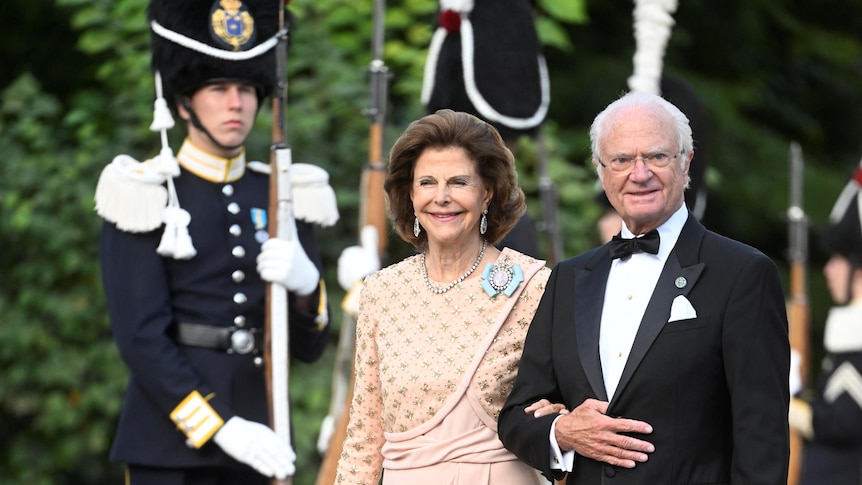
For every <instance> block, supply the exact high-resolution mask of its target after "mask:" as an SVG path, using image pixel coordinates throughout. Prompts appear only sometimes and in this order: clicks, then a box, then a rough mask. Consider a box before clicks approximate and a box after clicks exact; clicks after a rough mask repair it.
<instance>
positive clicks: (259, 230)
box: [250, 207, 269, 244]
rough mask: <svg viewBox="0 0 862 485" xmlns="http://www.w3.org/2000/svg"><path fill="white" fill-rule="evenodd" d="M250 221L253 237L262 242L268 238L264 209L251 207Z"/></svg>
mask: <svg viewBox="0 0 862 485" xmlns="http://www.w3.org/2000/svg"><path fill="white" fill-rule="evenodd" d="M250 213H251V222H252V223H254V229H255V231H254V239H255V240H256V241H257V242H259V243H261V244H263V243H264V242H265V241H266V240H267V239H269V233H268V232H267V231H266V209H258V208H257V207H252V208H251V212H250Z"/></svg>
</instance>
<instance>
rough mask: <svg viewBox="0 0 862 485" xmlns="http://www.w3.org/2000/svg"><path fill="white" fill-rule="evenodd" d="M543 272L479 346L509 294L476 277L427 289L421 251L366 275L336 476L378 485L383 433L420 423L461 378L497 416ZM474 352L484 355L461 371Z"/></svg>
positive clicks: (547, 272)
mask: <svg viewBox="0 0 862 485" xmlns="http://www.w3.org/2000/svg"><path fill="white" fill-rule="evenodd" d="M504 254H507V255H509V258H510V259H513V260H514V261H516V262H521V263H522V264H524V263H526V264H531V263H535V260H533V259H532V258H528V257H526V256H523V255H520V254H519V253H516V252H513V251H511V250H508V249H507V250H505V251H504ZM501 257H502V255H501ZM549 275H550V269H548V268H547V267H545V268H542V269H541V270H540V271H539V272H538V273H537V274H536V275H534V276H533V277H532V278H531V279H529V280H528V281H527V282H526V283H525V284H526V287H525V288H524V290H523V291H522V292H521V293H520V294H519V295H518V296H517V298H518V300H517V301H515V303H514V307H513V308H512V310H511V312H510V313H509V315H508V318H507V319H506V320H505V321H504V322H503V325H502V326H500V327H499V330H498V331H497V332H496V335H495V336H494V338H493V341H492V342H491V344H490V346H488V347H487V348H485V347H482V348H480V347H481V346H482V344H483V342H487V341H488V339H489V337H490V335H489V332H490V331H492V329H493V328H495V322H497V321H499V317H500V313H501V312H502V311H504V309H505V308H507V306H506V303H507V300H508V298H507V297H505V296H504V295H497V296H494V297H489V296H488V294H487V293H486V292H485V290H483V289H482V287H481V285H480V282H481V279H480V278H479V277H478V275H475V276H474V277H472V278H468V279H466V280H465V281H463V282H461V283H459V284H458V285H456V286H455V287H454V288H452V290H451V291H449V292H446V293H442V294H434V293H432V292H431V291H429V290H428V288H426V285H425V282H424V281H423V278H422V274H421V268H420V260H419V256H414V257H410V258H407V259H405V260H404V261H402V262H400V263H397V264H395V265H393V266H390V267H388V268H386V269H383V270H381V271H379V272H377V273H376V274H374V275H372V276H370V277H369V278H368V279H367V280H366V283H365V285H366V286H365V288H364V289H363V290H362V293H361V297H360V299H361V303H360V314H359V320H358V322H357V330H356V362H355V367H354V368H355V373H356V382H355V383H356V387H355V390H354V402H353V403H352V407H351V424H350V426H349V427H348V429H347V440H346V441H345V447H344V451H343V453H342V456H341V461H340V462H339V466H338V477H337V480H336V482H337V483H339V484H341V483H356V484H376V483H377V480H378V479H379V474H380V468H381V465H382V456H381V455H380V449H381V447H382V446H383V443H384V436H383V432H384V431H385V432H389V433H399V432H404V431H407V430H410V429H413V428H415V427H417V426H419V425H421V424H423V423H425V422H427V421H428V420H430V419H431V418H432V417H433V416H434V415H435V414H436V413H437V411H438V410H440V409H441V408H442V407H443V405H444V404H445V403H446V401H447V400H448V399H449V398H450V397H452V395H453V393H454V392H455V390H456V389H457V388H458V386H459V385H460V383H461V381H462V380H463V379H465V378H466V379H470V389H469V390H468V392H471V393H473V394H474V395H476V396H478V397H479V400H480V402H481V403H482V406H483V408H484V410H485V412H486V413H487V414H488V416H491V417H492V418H493V419H494V420H495V421H496V418H497V415H498V414H499V412H500V409H501V408H502V406H503V404H504V402H505V400H506V396H507V395H508V393H509V392H510V391H511V389H512V385H513V384H514V379H515V376H516V375H517V365H518V361H519V359H520V356H521V352H522V350H523V342H524V338H525V337H526V334H527V329H528V328H529V323H530V321H531V320H532V318H533V315H534V313H535V311H536V306H537V305H538V303H539V300H540V299H541V296H542V293H543V291H544V289H545V284H546V282H547V280H548V276H549ZM476 352H482V353H483V354H484V357H483V358H482V361H481V363H480V364H479V367H478V369H477V370H476V372H475V373H473V374H472V375H468V372H469V369H470V364H471V362H472V361H473V359H474V356H475V355H476V354H475V353H476Z"/></svg>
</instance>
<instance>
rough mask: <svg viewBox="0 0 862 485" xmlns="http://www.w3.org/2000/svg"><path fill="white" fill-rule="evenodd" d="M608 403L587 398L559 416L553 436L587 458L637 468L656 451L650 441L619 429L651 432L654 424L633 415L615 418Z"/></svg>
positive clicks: (560, 444)
mask: <svg viewBox="0 0 862 485" xmlns="http://www.w3.org/2000/svg"><path fill="white" fill-rule="evenodd" d="M607 409H608V403H607V402H604V401H598V400H596V399H587V400H586V401H584V402H583V403H582V404H581V405H580V406H578V407H576V408H575V409H573V410H572V411H571V412H570V413H569V414H566V415H564V416H562V417H561V418H560V419H558V420H557V424H556V426H555V430H554V431H555V435H554V437H555V438H556V440H557V444H559V446H560V449H561V450H563V451H566V450H575V452H576V453H578V454H579V455H582V456H586V457H587V458H592V459H594V460H597V461H601V462H605V463H609V464H611V465H614V466H618V467H622V468H634V467H635V465H636V464H637V463H643V462H645V461H647V459H648V458H649V455H647V453H652V452H653V451H655V446H653V445H652V443H650V442H648V441H643V440H639V439H636V438H632V437H631V436H626V435H623V434H620V433H640V434H649V433H652V426H650V425H649V424H647V423H645V422H643V421H636V420H633V419H625V418H612V417H610V416H607V415H606V414H605V413H606V412H607Z"/></svg>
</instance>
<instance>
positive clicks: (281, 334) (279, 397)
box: [263, 0, 293, 485]
mask: <svg viewBox="0 0 862 485" xmlns="http://www.w3.org/2000/svg"><path fill="white" fill-rule="evenodd" d="M273 1H278V5H279V7H278V8H279V16H278V25H279V41H278V45H277V46H276V61H275V65H276V79H277V83H276V88H275V92H274V93H273V97H272V117H273V122H272V146H271V147H270V170H271V172H270V176H269V207H268V212H269V214H270V217H269V235H270V237H281V238H289V237H292V235H290V234H289V232H290V231H289V228H290V226H289V224H290V219H291V218H292V217H293V214H292V207H291V203H292V202H291V199H290V193H291V187H290V178H289V172H288V170H289V168H290V162H291V160H290V148H289V147H288V146H287V144H286V143H285V134H284V131H285V128H284V127H285V122H284V116H285V115H284V108H285V98H286V97H287V71H286V61H287V35H288V34H287V32H286V31H285V30H284V29H285V22H284V16H285V13H286V12H285V10H286V6H285V4H284V0H273ZM288 328H289V322H288V301H287V289H286V288H284V287H282V286H280V285H277V284H273V283H268V284H267V285H266V327H265V331H264V336H265V337H264V338H265V341H264V353H263V356H264V366H265V372H266V394H267V403H268V405H269V418H270V425H271V426H272V429H273V431H275V433H276V435H278V436H279V437H280V438H281V439H282V440H283V441H285V442H286V443H287V445H288V446H289V447H291V448H293V444H292V443H291V438H290V396H289V395H288V379H289V372H288V348H289V346H288V336H289V332H288ZM292 481H293V480H292V477H287V479H285V480H278V479H276V478H273V479H272V480H271V483H272V484H273V485H290V484H291V483H292Z"/></svg>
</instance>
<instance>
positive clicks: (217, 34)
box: [148, 0, 284, 101]
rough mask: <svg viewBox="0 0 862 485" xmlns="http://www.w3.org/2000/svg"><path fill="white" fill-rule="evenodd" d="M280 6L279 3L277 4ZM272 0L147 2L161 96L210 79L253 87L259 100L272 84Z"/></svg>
mask: <svg viewBox="0 0 862 485" xmlns="http://www.w3.org/2000/svg"><path fill="white" fill-rule="evenodd" d="M279 5H281V6H282V7H279ZM283 5H284V4H283V3H280V2H275V1H273V0H151V2H150V4H149V8H148V19H149V22H150V28H151V36H150V39H151V48H152V56H153V57H152V67H153V70H154V71H156V72H159V73H160V75H161V78H162V83H163V85H164V94H165V99H167V100H170V101H176V100H177V99H178V98H177V96H181V95H187V94H190V93H192V92H194V91H195V90H197V89H198V88H200V87H201V86H204V85H206V84H208V83H211V82H214V81H227V80H235V81H243V82H248V83H250V84H252V85H254V86H255V89H256V90H257V94H258V100H259V101H263V99H264V98H266V97H267V96H269V95H270V94H272V92H273V90H274V88H275V84H276V72H275V60H276V59H275V56H276V49H275V45H276V44H277V37H276V35H277V33H278V22H279V8H283Z"/></svg>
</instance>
